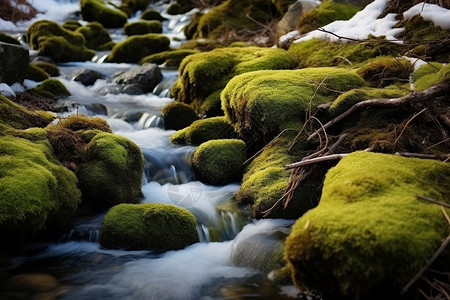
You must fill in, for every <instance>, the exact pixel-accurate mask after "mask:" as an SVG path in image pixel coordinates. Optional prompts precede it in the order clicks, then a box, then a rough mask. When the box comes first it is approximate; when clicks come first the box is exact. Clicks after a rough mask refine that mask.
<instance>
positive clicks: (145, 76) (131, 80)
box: [114, 63, 162, 93]
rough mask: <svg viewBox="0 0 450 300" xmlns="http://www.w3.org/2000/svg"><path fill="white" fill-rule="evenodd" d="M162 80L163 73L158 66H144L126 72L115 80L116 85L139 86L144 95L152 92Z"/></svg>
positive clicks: (148, 64)
mask: <svg viewBox="0 0 450 300" xmlns="http://www.w3.org/2000/svg"><path fill="white" fill-rule="evenodd" d="M161 80H162V73H161V70H160V68H159V67H158V65H156V64H150V63H147V64H144V65H142V66H140V67H137V68H134V69H131V70H129V71H126V72H124V73H122V74H120V75H118V76H117V77H115V78H114V82H115V83H119V84H124V85H130V84H134V85H136V86H138V87H139V88H140V89H142V91H143V92H144V93H148V92H151V91H152V90H153V89H154V88H155V87H156V85H157V84H158V83H159V82H160V81H161Z"/></svg>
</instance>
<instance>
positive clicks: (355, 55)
mask: <svg viewBox="0 0 450 300" xmlns="http://www.w3.org/2000/svg"><path fill="white" fill-rule="evenodd" d="M288 51H289V53H290V54H291V55H293V56H294V57H296V59H297V60H298V61H299V66H300V67H329V66H338V65H352V64H359V63H361V62H364V61H366V60H368V59H370V58H375V57H378V56H383V55H398V54H400V53H401V47H400V46H399V45H396V44H392V43H391V44H388V43H370V42H369V43H345V44H344V43H330V42H327V41H323V40H319V39H311V40H309V41H303V42H300V43H293V44H291V46H290V47H289V50H288Z"/></svg>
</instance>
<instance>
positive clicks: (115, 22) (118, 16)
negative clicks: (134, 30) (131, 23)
mask: <svg viewBox="0 0 450 300" xmlns="http://www.w3.org/2000/svg"><path fill="white" fill-rule="evenodd" d="M80 8H81V16H82V17H83V20H86V21H89V22H93V21H97V22H99V23H100V24H102V25H103V26H105V27H106V28H119V27H122V26H123V25H125V23H126V22H127V19H128V15H127V14H126V13H124V12H123V11H121V10H120V9H117V8H111V7H109V6H108V5H107V4H106V3H105V2H103V1H102V0H81V1H80Z"/></svg>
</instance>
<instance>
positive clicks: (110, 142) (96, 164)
mask: <svg viewBox="0 0 450 300" xmlns="http://www.w3.org/2000/svg"><path fill="white" fill-rule="evenodd" d="M84 138H85V139H88V140H87V141H86V142H87V146H86V149H85V153H83V156H84V158H83V162H82V163H81V164H80V166H79V168H78V170H77V171H76V174H77V177H78V180H79V187H80V190H81V192H82V194H83V202H84V201H87V202H88V203H90V205H91V206H92V208H93V209H94V210H101V209H105V208H108V207H112V206H114V205H116V204H119V203H137V202H139V200H140V198H141V197H142V192H141V183H142V172H143V168H144V160H143V156H142V153H141V150H140V149H139V147H138V146H137V145H136V144H134V143H133V142H132V141H130V140H128V139H126V138H124V137H121V136H119V135H115V134H111V133H106V132H98V131H87V132H86V133H85V134H84Z"/></svg>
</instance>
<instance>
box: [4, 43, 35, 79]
mask: <svg viewBox="0 0 450 300" xmlns="http://www.w3.org/2000/svg"><path fill="white" fill-rule="evenodd" d="M0 53H1V54H2V55H0V82H3V83H6V84H9V85H11V84H13V83H15V82H19V83H23V80H24V79H25V77H26V74H27V71H28V64H29V59H30V54H29V53H28V51H27V50H26V49H25V48H23V47H22V46H18V45H13V44H9V43H3V42H0Z"/></svg>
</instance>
